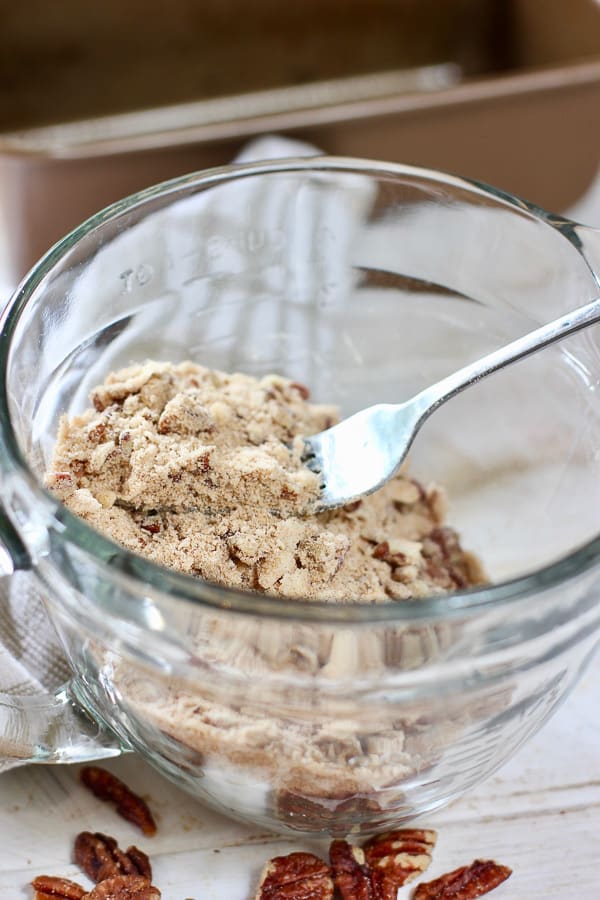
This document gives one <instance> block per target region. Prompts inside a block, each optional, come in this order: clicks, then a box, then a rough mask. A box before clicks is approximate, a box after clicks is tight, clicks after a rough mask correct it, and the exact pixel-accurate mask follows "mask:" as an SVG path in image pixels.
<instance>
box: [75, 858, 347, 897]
mask: <svg viewBox="0 0 600 900" xmlns="http://www.w3.org/2000/svg"><path fill="white" fill-rule="evenodd" d="M332 897H333V878H332V877H331V870H330V868H329V866H328V865H327V863H324V862H323V860H321V859H319V858H318V856H313V854H312V853H290V854H289V855H288V856H276V857H275V858H274V859H270V860H269V861H268V863H267V864H266V866H265V868H264V869H263V872H262V875H261V878H260V882H259V885H258V888H257V890H256V894H255V895H254V900H331V898H332ZM93 900H96V898H93Z"/></svg>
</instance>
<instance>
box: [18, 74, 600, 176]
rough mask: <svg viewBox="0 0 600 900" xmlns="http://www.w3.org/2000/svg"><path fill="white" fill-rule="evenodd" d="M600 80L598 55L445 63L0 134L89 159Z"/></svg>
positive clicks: (31, 148)
mask: <svg viewBox="0 0 600 900" xmlns="http://www.w3.org/2000/svg"><path fill="white" fill-rule="evenodd" d="M598 83H600V60H593V61H587V62H581V63H576V64H573V63H569V64H565V65H561V66H554V67H551V68H546V69H532V70H525V71H523V72H511V73H507V74H501V75H494V76H488V77H485V78H480V79H474V80H470V81H463V82H461V81H460V71H459V70H458V67H457V66H455V65H454V64H452V63H447V64H441V65H438V66H425V67H422V68H421V69H414V70H394V71H392V72H384V73H376V74H375V75H372V76H354V77H349V78H341V79H336V80H335V81H329V82H325V81H324V82H315V83H314V84H311V85H306V86H293V87H282V88H276V89H273V90H269V91H258V92H255V93H252V94H250V93H248V94H237V95H231V96H228V97H223V98H218V99H211V100H199V101H194V102H192V103H186V104H176V105H172V106H164V107H157V108H155V109H147V110H141V111H135V112H132V113H120V114H116V115H114V116H103V117H99V118H94V119H86V120H79V121H76V122H71V123H66V124H62V125H52V126H44V127H40V128H35V129H28V130H26V131H18V132H5V133H4V134H0V153H5V154H10V155H13V156H25V157H38V158H44V159H48V158H50V159H82V158H92V157H98V156H109V155H114V154H117V153H133V152H138V151H144V150H154V149H161V148H165V147H172V146H183V145H188V144H194V143H199V142H205V141H214V140H222V139H230V138H235V137H240V136H250V135H255V134H260V133H265V132H272V131H282V130H287V129H293V128H301V127H310V126H315V125H322V124H327V123H335V122H342V121H348V120H352V119H368V118H375V117H377V116H385V115H393V114H397V113H405V112H415V111H421V110H434V109H437V108H439V107H446V108H447V107H450V106H465V105H469V104H474V103H479V102H482V101H488V100H494V99H498V98H502V97H505V96H513V97H514V96H517V95H526V94H530V93H533V92H535V93H536V94H539V93H543V92H550V91H556V90H561V89H571V88H572V87H574V86H585V85H595V84H598ZM350 97H352V98H353V99H350ZM182 121H183V122H185V124H182ZM177 122H179V124H177ZM161 126H162V127H161Z"/></svg>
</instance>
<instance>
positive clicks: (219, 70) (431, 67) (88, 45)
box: [0, 0, 600, 292]
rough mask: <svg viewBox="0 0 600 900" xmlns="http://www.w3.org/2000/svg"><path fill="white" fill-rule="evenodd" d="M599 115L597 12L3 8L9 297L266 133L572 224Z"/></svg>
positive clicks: (473, 0) (509, 2) (197, 4)
mask: <svg viewBox="0 0 600 900" xmlns="http://www.w3.org/2000/svg"><path fill="white" fill-rule="evenodd" d="M599 113H600V3H599V2H598V0H300V2H298V3H295V4H292V3H287V4H286V3H281V2H280V0H253V2H252V4H249V3H247V2H244V0H212V2H207V0H175V2H171V3H167V2H165V0H126V2H124V0H104V2H102V3H97V4H91V3H82V2H81V0H56V2H54V3H48V2H47V0H23V2H21V3H19V4H16V3H13V2H10V3H9V2H8V0H0V292H1V291H2V289H3V288H4V289H5V290H7V289H9V288H11V287H13V286H14V285H15V284H16V282H17V281H18V279H19V278H20V277H21V276H22V275H23V274H24V272H25V271H26V270H27V268H28V267H29V266H30V265H31V264H32V263H33V262H34V261H35V259H36V258H37V257H38V256H39V255H40V254H41V253H43V252H44V251H45V250H46V249H47V248H48V247H49V246H50V245H51V244H52V243H53V242H54V241H55V240H57V239H58V238H59V237H61V236H62V235H63V234H64V233H65V232H66V231H68V230H69V229H70V228H72V227H73V226H75V225H76V224H77V223H78V222H80V221H81V220H82V219H84V218H85V217H87V216H88V215H90V214H92V213H93V212H95V211H97V210H98V209H100V208H101V207H103V206H105V205H106V204H107V203H110V202H112V201H113V200H115V199H118V198H119V197H122V196H124V195H126V194H128V193H131V192H132V191H135V190H138V189H140V188H142V187H145V186H147V185H149V184H152V183H155V182H157V181H161V180H163V179H166V178H170V177H173V176H176V175H180V174H183V173H185V172H189V171H193V170H196V169H202V168H205V167H207V166H213V165H221V164H225V163H228V162H230V161H231V160H232V159H233V158H234V157H235V156H236V154H237V153H238V152H239V151H240V149H241V148H242V147H243V146H244V145H245V144H246V143H247V142H248V140H249V139H251V138H252V137H255V136H256V135H260V134H274V133H277V134H280V135H286V136H289V137H294V138H297V139H301V140H304V141H307V142H309V143H311V144H313V145H314V146H315V147H318V148H320V149H322V150H323V151H325V152H327V153H334V154H342V155H352V156H362V157H369V158H378V159H385V160H392V161H397V162H404V163H411V164H415V165H421V166H428V167H433V168H439V169H443V170H445V171H449V172H452V173H455V174H460V175H465V176H468V177H472V178H477V179H480V180H483V181H486V182H488V183H491V184H494V185H496V186H498V187H500V188H503V189H504V190H507V191H510V192H514V193H516V194H519V195H521V196H523V197H525V198H526V199H528V200H531V201H533V202H534V203H536V204H538V205H540V206H542V207H545V208H547V209H550V210H553V211H562V210H565V209H567V208H570V207H571V206H572V205H573V204H575V203H576V202H577V201H579V200H580V199H581V198H582V197H583V196H585V195H586V192H588V191H589V190H590V186H591V185H592V184H593V182H594V179H595V176H596V174H597V172H598V167H599V161H600V115H599Z"/></svg>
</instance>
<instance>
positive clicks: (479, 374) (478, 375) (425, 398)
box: [414, 297, 600, 415]
mask: <svg viewBox="0 0 600 900" xmlns="http://www.w3.org/2000/svg"><path fill="white" fill-rule="evenodd" d="M596 322H600V297H598V298H597V299H596V300H592V301H591V303H586V304H585V306H579V307H578V308H577V309H574V310H573V311H572V312H569V313H567V314H566V315H564V316H561V317H560V318H559V319H554V320H553V321H552V322H548V323H547V324H546V325H542V326H541V327H540V328H536V329H534V331H530V332H528V333H527V334H524V335H523V336H522V337H519V338H517V339H516V340H514V341H511V342H510V344H505V345H504V347H499V348H498V349H497V350H493V351H492V352H491V353H488V354H487V355H486V356H482V357H481V358H480V359H478V360H476V361H475V362H472V363H469V365H467V366H464V367H463V368H462V369H458V371H456V372H453V373H452V374H451V375H448V376H447V377H446V378H442V380H441V381H437V382H436V383H435V384H432V385H431V386H430V387H428V388H425V390H423V391H421V392H420V393H419V394H417V395H416V397H415V398H414V402H415V403H416V404H418V405H419V406H420V407H422V409H423V411H424V412H425V411H426V413H427V415H429V413H431V412H433V411H434V409H437V407H438V406H441V404H442V403H445V402H446V400H449V399H450V398H451V397H454V396H455V395H456V394H459V393H460V392H461V391H463V390H464V389H465V388H467V387H469V386H470V385H472V384H476V383H477V382H478V381H480V380H481V379H482V378H485V377H486V375H491V373H492V372H497V371H498V370H499V369H503V368H504V366H507V365H509V363H513V362H516V361H517V360H519V359H524V358H525V357H526V356H531V354H533V353H537V351H538V350H541V349H542V348H543V347H547V346H548V345H549V344H554V343H555V342H556V341H561V340H562V339H563V338H566V337H568V336H569V335H570V334H574V333H575V332H576V331H579V330H580V329H581V328H586V327H587V326H588V325H593V324H594V323H596Z"/></svg>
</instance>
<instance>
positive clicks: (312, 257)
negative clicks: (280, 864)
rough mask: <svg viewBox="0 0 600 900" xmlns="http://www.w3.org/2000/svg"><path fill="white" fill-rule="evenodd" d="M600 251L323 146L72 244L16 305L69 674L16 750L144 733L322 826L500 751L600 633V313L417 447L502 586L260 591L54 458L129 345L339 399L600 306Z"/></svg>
mask: <svg viewBox="0 0 600 900" xmlns="http://www.w3.org/2000/svg"><path fill="white" fill-rule="evenodd" d="M599 269H600V239H599V234H598V233H597V232H595V231H593V230H592V229H589V228H585V227H582V226H578V225H575V223H573V222H569V221H566V220H564V219H560V218H557V217H552V216H550V215H548V214H546V213H544V212H543V211H541V210H539V209H536V208H534V207H532V206H529V205H528V204H526V203H524V202H522V201H520V200H517V199H515V198H514V197H510V196H507V195H506V194H503V193H501V192H500V191H497V190H494V189H492V188H487V187H485V186H482V185H479V184H476V183H474V182H469V181H466V180H461V179H459V178H453V177H450V176H446V175H443V174H440V173H437V172H429V171H424V170H420V169H413V168H408V167H403V166H397V165H391V164H390V165H387V164H383V163H375V162H366V161H357V160H345V159H330V158H318V157H315V158H311V159H299V160H284V161H279V162H269V163H260V164H254V165H246V166H239V167H236V166H233V167H228V168H225V169H218V170H214V171H210V172H204V173H200V174H195V175H190V176H188V177H185V178H179V179H177V180H175V181H171V182H168V183H166V184H163V185H159V186H158V187H154V188H151V189H149V190H147V191H143V192H141V193H139V194H136V195H135V196H133V197H130V198H128V199H126V200H123V201H122V202H120V203H117V204H115V205H114V206H112V207H110V208H109V209H107V210H105V211H103V212H101V213H99V214H98V215H97V216H95V217H93V218H92V219H90V220H89V221H88V222H86V223H85V224H84V225H82V226H81V227H80V228H78V229H76V230H75V231H74V232H73V233H72V234H70V235H69V236H68V237H66V238H65V239H64V240H63V241H61V242H60V243H59V244H58V245H57V246H55V247H54V248H53V249H52V250H51V251H50V252H49V253H48V254H47V255H46V256H45V257H44V258H43V259H42V260H41V262H40V263H39V264H38V265H37V266H36V267H35V268H34V269H33V270H32V271H31V273H30V274H29V275H28V277H27V278H26V279H25V281H24V282H23V284H22V285H21V287H20V288H19V289H18V291H17V292H16V294H15V295H14V297H13V298H12V300H11V302H10V304H9V306H8V308H7V310H6V311H5V313H4V318H3V323H2V337H1V345H0V353H1V365H2V379H1V383H0V419H1V435H0V441H1V453H0V465H1V472H2V503H3V506H4V510H5V514H4V516H3V519H2V536H3V542H4V548H5V552H4V553H3V558H4V562H5V567H6V568H26V569H27V570H28V573H29V574H28V576H27V577H28V578H29V579H30V582H31V584H32V586H33V588H32V589H35V590H36V591H37V592H38V593H39V596H40V597H41V598H43V602H44V604H45V606H46V608H47V611H48V614H49V615H50V617H51V619H52V621H53V622H54V624H55V625H56V628H57V630H58V632H59V634H60V637H61V639H62V642H63V643H64V647H65V649H66V652H67V654H68V657H69V660H70V663H71V665H72V668H73V681H72V682H71V684H70V686H69V688H68V689H65V690H62V691H60V692H59V693H58V694H57V695H56V697H53V698H47V699H44V698H41V699H40V698H35V699H33V700H31V699H30V700H27V699H21V700H19V699H18V698H17V699H15V698H7V697H4V698H2V702H1V704H0V709H1V710H2V717H1V728H2V730H3V732H4V734H3V748H4V752H5V755H7V756H10V755H13V756H15V757H20V758H31V759H33V760H37V761H61V760H67V761H68V760H80V759H84V758H91V757H94V756H95V757H99V756H102V755H110V754H114V753H117V752H119V750H120V749H121V748H134V749H135V750H137V751H139V752H140V753H141V754H142V755H143V756H144V757H145V758H146V759H147V760H149V761H150V762H151V763H153V764H154V765H155V766H156V767H157V768H158V769H159V770H160V771H162V772H163V773H164V774H165V775H167V776H168V777H169V778H171V779H173V780H174V781H176V782H177V783H178V784H180V785H181V786H183V787H185V788H187V789H188V790H189V791H191V792H192V793H193V794H195V795H196V796H198V797H199V798H201V799H202V800H204V801H206V802H207V803H209V804H211V805H212V806H214V807H216V808H218V809H220V810H223V811H225V812H228V813H230V814H232V815H235V816H238V817H241V818H243V819H246V820H248V821H251V822H252V823H254V824H255V825H256V824H259V825H261V826H266V827H268V828H271V829H277V830H281V831H286V830H287V831H303V832H306V833H307V834H318V833H322V832H327V833H331V834H342V833H347V832H350V831H352V832H354V833H359V834H365V835H366V834H369V833H372V832H374V831H376V830H378V829H382V828H384V827H387V826H392V825H398V824H399V823H401V822H404V821H406V820H409V819H411V818H412V817H414V816H416V815H418V814H420V813H423V812H426V811H428V810H432V809H434V808H436V807H438V806H439V805H441V804H444V803H447V802H448V801H449V800H451V799H452V798H453V797H456V796H457V795H459V794H461V793H462V792H463V791H465V790H466V789H467V788H469V787H471V786H472V785H474V784H476V783H477V782H479V781H481V779H483V778H485V777H486V776H488V775H489V774H490V773H491V772H493V771H494V770H495V769H496V768H497V767H498V766H499V765H501V764H502V763H503V762H504V761H505V760H506V759H507V758H508V757H509V756H510V755H511V754H512V753H514V751H515V750H516V749H517V747H519V745H520V744H521V743H522V742H523V741H524V740H525V739H526V738H527V737H529V736H530V735H531V734H533V733H534V732H535V731H537V729H538V728H539V727H540V725H541V724H542V723H543V722H544V720H545V719H546V717H547V716H548V715H549V713H550V712H551V711H552V710H553V709H554V708H555V707H556V705H557V703H558V702H559V700H560V699H561V697H563V696H564V695H565V693H566V692H567V691H568V690H569V688H571V687H572V685H573V684H574V683H575V682H576V680H577V678H578V676H579V674H580V673H581V671H582V668H583V667H584V665H585V663H586V661H587V660H588V659H589V658H590V656H591V654H592V652H593V650H594V648H595V646H596V645H597V643H598V634H599V632H598V625H599V623H600V602H599V597H600V538H599V536H598V535H599V521H600V454H599V451H598V448H599V447H600V391H599V389H598V386H599V384H600V349H599V344H598V331H597V329H596V330H593V329H590V330H587V331H586V332H582V333H580V334H578V335H577V336H574V337H572V338H570V339H569V340H567V341H565V342H564V343H563V344H561V345H560V346H555V347H552V348H549V349H546V350H545V351H543V352H542V353H540V354H538V355H537V356H535V357H533V358H531V359H529V360H527V361H524V362H521V363H519V364H517V365H515V366H513V367H511V368H509V369H508V370H505V371H503V372H502V373H499V374H497V375H495V376H493V377H492V378H490V379H488V380H486V381H485V382H483V383H481V384H480V385H478V386H476V387H473V388H471V389H470V390H469V391H467V392H465V393H464V394H462V395H461V396H459V397H457V398H456V399H454V400H452V401H451V402H450V403H448V404H447V405H446V406H445V407H444V408H443V409H441V410H439V411H438V412H436V413H435V415H434V416H433V417H432V418H431V419H430V420H429V421H428V422H427V423H426V425H425V427H424V428H423V430H422V432H421V433H420V435H419V437H418V439H417V441H416V443H415V445H414V448H413V450H412V454H411V460H410V468H411V471H412V473H413V474H414V475H415V476H416V477H418V478H420V479H423V480H425V481H430V480H431V481H436V482H439V483H441V484H443V485H445V486H446V488H447V490H448V495H449V500H450V521H451V522H452V524H454V525H455V526H456V527H457V528H458V529H459V531H460V533H461V535H462V540H463V544H464V545H465V546H466V547H467V548H468V549H470V550H473V551H475V552H476V553H477V554H478V555H479V556H480V558H481V559H482V560H483V562H484V565H485V567H486V569H487V572H488V574H489V576H490V579H491V582H492V584H491V586H489V587H483V588H477V589H473V590H466V591H458V592H457V593H455V594H453V595H452V596H449V597H438V598H432V599H425V600H422V601H417V602H392V601H390V602H386V603H381V604H376V605H365V604H361V603H360V602H357V601H360V599H361V598H360V597H359V596H357V597H349V598H348V600H349V601H353V602H348V603H344V604H337V605H331V604H330V605H327V604H321V603H314V602H313V603H310V602H304V601H284V600H281V599H273V598H270V597H266V596H261V595H258V594H244V593H239V592H236V591H233V590H228V589H225V588H222V587H218V586H215V585H213V584H209V583H206V582H204V581H201V580H199V579H193V578H191V577H188V576H184V575H180V574H178V573H175V572H172V571H168V570H166V569H162V568H160V567H158V566H155V565H153V564H151V563H150V562H148V561H146V560H144V559H142V558H141V557H137V556H135V555H133V554H131V553H129V552H127V551H125V550H124V549H122V548H120V547H119V546H117V545H116V544H114V543H112V542H111V541H110V540H107V539H106V538H104V537H102V536H100V535H99V534H97V533H96V532H94V531H92V530H91V529H89V528H88V527H87V526H86V525H85V524H83V523H82V522H81V521H79V520H78V519H76V518H74V517H73V516H72V515H71V514H70V513H69V512H68V511H67V510H66V509H65V508H64V507H63V506H62V505H61V504H60V503H59V502H58V501H57V500H56V499H54V498H53V497H51V496H50V495H49V494H48V493H46V492H45V491H44V489H43V487H42V476H43V473H44V470H45V468H46V466H47V465H48V461H49V457H50V453H51V451H52V445H53V440H54V435H55V433H56V429H57V424H58V420H59V417H60V415H61V414H63V413H65V412H68V413H74V412H76V411H80V410H81V409H82V408H84V407H85V406H86V405H87V404H88V394H89V391H90V389H91V388H92V386H93V385H95V384H96V383H98V382H100V381H102V380H103V378H104V376H105V375H106V374H107V373H108V372H109V371H111V370H113V369H115V368H117V367H120V366H123V365H127V364H130V363H132V362H135V361H141V360H143V359H145V358H148V357H150V358H155V359H161V360H171V361H174V362H177V361H181V360H185V359H192V360H194V361H197V362H199V363H202V364H204V365H207V366H210V367H216V368H220V369H225V370H227V371H235V370H241V371H244V372H248V373H250V374H253V375H263V374H266V373H269V372H278V373H280V374H283V375H285V376H289V377H291V378H293V380H295V381H299V382H303V383H304V384H306V385H308V386H309V388H310V389H311V392H312V397H313V399H314V400H315V401H323V402H333V403H337V404H339V406H340V409H341V411H342V414H344V415H346V414H349V413H352V412H354V411H356V410H358V409H360V408H361V407H364V406H367V405H369V404H371V403H375V402H384V401H389V402H398V401H400V400H402V399H403V398H405V397H407V396H408V395H409V394H411V393H413V392H416V391H418V390H419V389H421V388H423V387H425V386H426V385H427V384H429V383H430V382H432V381H434V380H437V379H439V378H441V377H442V376H444V375H446V374H448V373H449V372H450V371H452V370H453V369H455V368H458V367H459V366H461V365H463V364H465V363H467V362H468V361H470V360H472V359H474V358H475V357H476V356H478V355H480V354H483V353H485V352H487V351H489V350H491V349H493V348H494V347H496V346H498V345H500V344H501V343H504V342H506V341H508V340H509V339H511V338H514V337H516V336H517V335H519V334H520V333H523V332H525V331H527V330H528V329H531V328H533V327H534V326H535V325H538V324H540V323H541V322H543V321H546V320H549V319H551V318H554V317H556V316H558V315H559V314H561V313H563V312H565V311H567V310H568V309H570V308H573V307H575V306H578V305H580V304H583V303H584V302H586V301H588V300H591V299H592V298H593V297H594V296H596V295H597V294H598V291H599V286H598V277H597V274H596V272H597V271H598V270H599ZM76 709H78V710H81V711H85V713H86V715H87V716H89V717H91V719H88V718H86V716H84V715H83V713H82V712H80V713H77V712H76ZM94 723H100V725H98V724H94Z"/></svg>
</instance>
